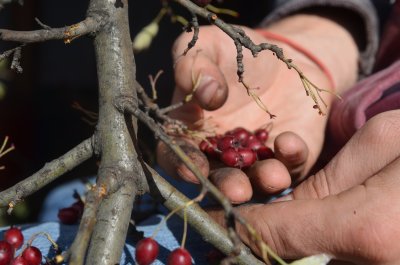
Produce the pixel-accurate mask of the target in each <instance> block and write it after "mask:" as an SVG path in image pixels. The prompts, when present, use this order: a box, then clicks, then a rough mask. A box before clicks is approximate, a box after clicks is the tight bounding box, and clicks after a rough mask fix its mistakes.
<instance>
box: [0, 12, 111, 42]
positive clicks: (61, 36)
mask: <svg viewBox="0 0 400 265" xmlns="http://www.w3.org/2000/svg"><path fill="white" fill-rule="evenodd" d="M105 21H106V18H105V17H103V16H100V15H99V16H95V17H94V16H91V17H90V16H89V17H87V18H86V19H85V20H83V21H81V22H79V23H77V24H74V25H71V26H66V27H62V28H51V29H40V30H32V31H15V30H8V29H0V40H3V41H15V42H21V43H33V42H42V41H48V40H64V42H66V43H69V42H71V41H72V40H73V39H75V38H77V37H80V36H83V35H86V34H90V33H93V32H96V31H97V30H99V28H101V26H102V25H104V23H105Z"/></svg>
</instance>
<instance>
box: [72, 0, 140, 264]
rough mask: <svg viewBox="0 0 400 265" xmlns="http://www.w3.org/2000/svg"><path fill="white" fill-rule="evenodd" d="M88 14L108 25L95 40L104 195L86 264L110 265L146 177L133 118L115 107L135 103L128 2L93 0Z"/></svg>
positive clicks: (117, 255)
mask: <svg viewBox="0 0 400 265" xmlns="http://www.w3.org/2000/svg"><path fill="white" fill-rule="evenodd" d="M87 14H88V16H89V17H90V16H93V15H96V14H97V15H98V16H100V17H101V16H104V17H107V18H108V20H107V21H108V22H107V24H106V25H105V26H104V27H101V28H100V29H99V31H98V32H96V35H95V38H94V47H95V55H96V63H97V76H98V83H99V120H98V124H97V130H98V133H99V141H100V150H101V163H100V167H99V173H98V177H97V181H96V185H97V186H98V187H103V188H104V190H105V195H104V198H102V200H103V201H102V202H101V205H100V207H99V209H98V211H97V213H96V220H95V222H96V223H95V226H94V230H93V234H92V235H91V238H90V246H89V249H88V252H87V255H86V260H85V263H86V264H96V265H109V264H118V263H119V262H120V259H121V254H122V250H123V247H124V244H125V240H124V239H125V238H126V234H127V231H128V227H129V221H130V219H131V213H132V208H133V203H134V199H135V196H137V195H141V194H143V193H144V191H145V190H146V184H145V183H146V179H145V176H144V172H143V168H142V166H141V164H140V162H139V156H138V154H137V152H136V150H137V135H136V133H137V123H136V119H132V117H128V116H125V115H124V113H123V112H122V111H121V110H120V109H118V108H116V106H115V102H116V101H117V98H129V99H130V102H131V103H132V104H133V105H135V106H137V105H138V100H137V95H136V91H135V75H136V67H135V64H134V56H133V51H132V45H131V39H130V30H129V18H128V1H127V0H121V1H117V2H116V1H109V0H91V1H90V3H89V9H88V12H87ZM85 211H86V210H85ZM84 214H86V213H84ZM79 240H83V239H79ZM77 254H78V255H80V254H79V253H77ZM72 255H74V254H72ZM82 256H83V255H82ZM71 258H72V256H71ZM76 260H77V261H79V260H78V258H77V259H76ZM70 264H75V265H78V264H82V263H81V262H72V261H71V262H70Z"/></svg>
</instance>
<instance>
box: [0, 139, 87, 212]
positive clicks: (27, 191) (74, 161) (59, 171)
mask: <svg viewBox="0 0 400 265" xmlns="http://www.w3.org/2000/svg"><path fill="white" fill-rule="evenodd" d="M92 140H93V139H92V138H89V139H86V140H85V141H83V142H82V143H80V144H79V145H77V146H76V147H74V148H73V149H72V150H70V151H69V152H68V153H66V154H65V155H63V156H61V157H59V158H57V159H55V160H53V161H51V162H50V163H47V164H45V166H44V167H43V168H42V169H40V170H39V171H38V172H36V173H35V174H33V175H32V176H30V177H28V178H26V179H24V180H22V181H21V182H19V183H17V184H16V185H14V186H13V187H11V188H9V189H7V190H5V191H2V192H1V193H0V207H5V206H9V207H12V206H13V205H15V203H17V202H18V201H21V200H22V199H24V198H25V197H27V196H29V195H31V194H33V193H35V192H36V191H38V190H39V189H41V188H43V187H44V186H46V185H47V184H49V183H50V182H52V181H53V180H55V179H57V178H58V177H60V176H61V175H63V174H65V173H66V172H68V171H70V170H72V169H73V168H75V167H77V166H78V165H79V164H81V163H82V162H84V161H86V160H87V159H89V158H90V157H92V155H93V144H92Z"/></svg>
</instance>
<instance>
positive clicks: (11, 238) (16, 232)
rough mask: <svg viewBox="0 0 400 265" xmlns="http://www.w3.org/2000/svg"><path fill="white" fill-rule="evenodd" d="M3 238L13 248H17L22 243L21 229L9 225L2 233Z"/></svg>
mask: <svg viewBox="0 0 400 265" xmlns="http://www.w3.org/2000/svg"><path fill="white" fill-rule="evenodd" d="M4 240H5V241H7V242H8V243H10V244H11V245H12V246H13V248H14V249H19V248H20V247H21V246H22V244H23V243H24V236H23V235H22V232H21V229H19V228H17V227H10V228H9V229H7V231H6V232H5V233H4Z"/></svg>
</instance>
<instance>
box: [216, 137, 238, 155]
mask: <svg viewBox="0 0 400 265" xmlns="http://www.w3.org/2000/svg"><path fill="white" fill-rule="evenodd" d="M239 146H240V142H239V139H237V138H236V137H234V136H232V135H225V136H223V137H222V138H221V139H219V140H218V144H217V147H218V149H219V150H220V151H224V150H226V149H228V148H238V147H239Z"/></svg>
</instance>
